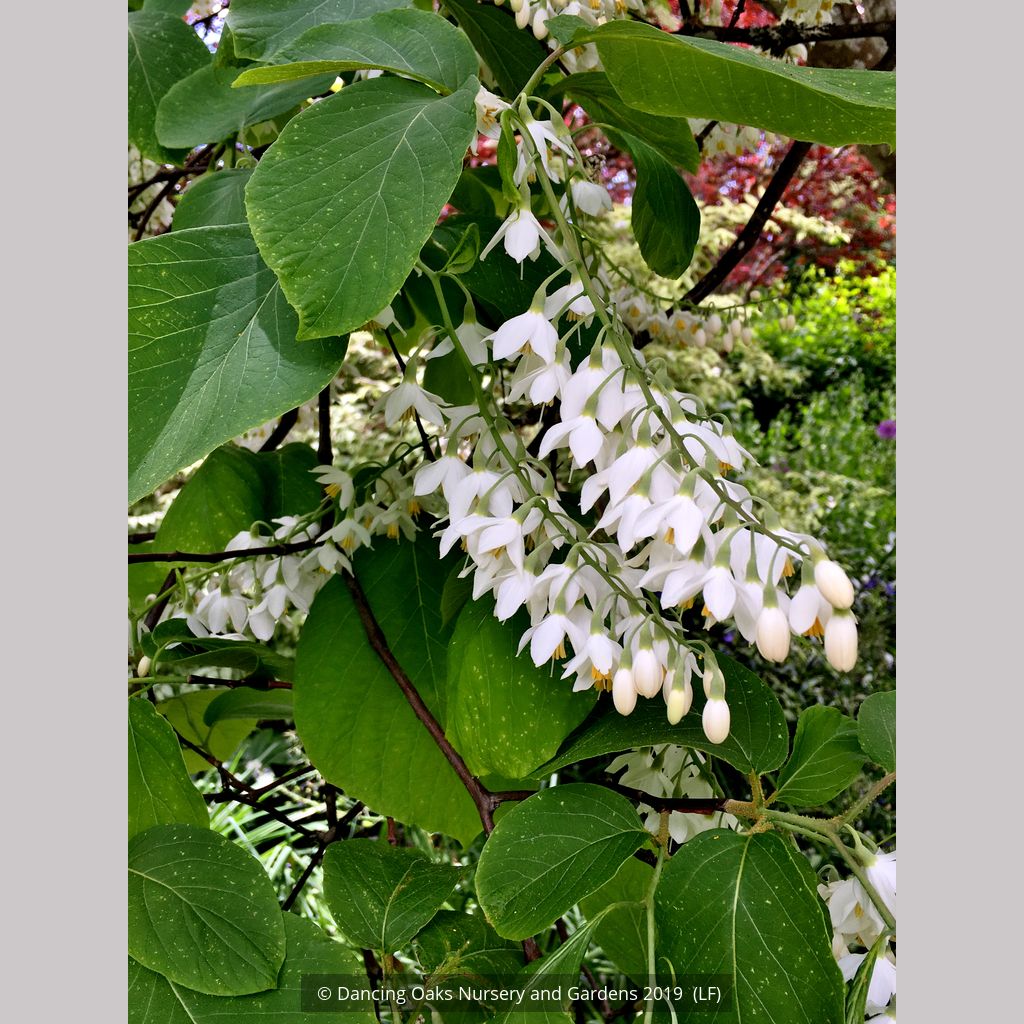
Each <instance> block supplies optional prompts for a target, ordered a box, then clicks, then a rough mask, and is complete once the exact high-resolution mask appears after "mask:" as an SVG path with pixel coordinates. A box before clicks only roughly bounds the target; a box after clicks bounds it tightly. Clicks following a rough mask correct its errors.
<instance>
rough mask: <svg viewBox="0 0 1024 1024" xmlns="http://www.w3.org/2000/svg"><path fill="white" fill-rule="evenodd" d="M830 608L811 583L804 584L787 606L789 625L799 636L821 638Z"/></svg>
mask: <svg viewBox="0 0 1024 1024" xmlns="http://www.w3.org/2000/svg"><path fill="white" fill-rule="evenodd" d="M831 612H832V606H831V605H830V604H829V603H828V602H827V601H826V600H825V598H823V597H822V596H821V591H820V590H818V588H817V587H816V586H815V585H814V584H813V583H804V584H802V585H801V587H800V589H799V590H798V591H797V592H796V596H795V597H794V598H793V600H792V601H791V602H790V605H789V625H790V627H791V628H792V630H793V632H794V633H796V634H798V635H800V636H823V635H824V633H825V625H824V624H825V623H826V622H828V620H829V618H830V615H831Z"/></svg>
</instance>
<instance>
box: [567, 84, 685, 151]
mask: <svg viewBox="0 0 1024 1024" xmlns="http://www.w3.org/2000/svg"><path fill="white" fill-rule="evenodd" d="M551 95H552V96H553V97H557V96H562V95H566V96H568V97H569V98H570V99H572V100H574V101H575V102H576V103H578V104H580V106H582V107H583V109H584V110H586V112H587V114H588V115H589V116H590V119H591V121H598V122H600V123H602V124H604V125H607V126H609V127H611V128H617V129H618V130H620V131H625V132H629V133H630V134H632V135H635V136H636V137H637V138H639V139H642V140H643V141H644V142H646V143H647V144H648V145H650V146H653V147H654V148H655V149H656V150H657V151H658V152H659V153H661V155H662V156H664V157H666V158H667V159H668V160H670V161H671V162H672V163H673V164H675V165H676V166H678V167H685V168H686V170H688V171H696V170H697V167H698V165H699V164H700V151H699V150H698V149H697V143H696V140H695V139H694V137H693V132H692V131H690V125H689V122H688V121H687V120H686V118H683V117H659V116H658V115H657V114H643V113H641V112H640V111H638V110H635V109H633V108H631V107H627V106H626V105H625V104H624V103H623V102H622V99H621V97H620V96H619V94H618V93H617V92H616V91H615V89H614V88H613V87H612V84H611V82H609V81H608V76H607V75H606V74H605V73H604V72H603V71H587V72H583V73H581V74H576V75H569V77H568V78H564V79H562V81H561V82H559V83H558V84H557V85H556V86H555V87H554V89H552V91H551Z"/></svg>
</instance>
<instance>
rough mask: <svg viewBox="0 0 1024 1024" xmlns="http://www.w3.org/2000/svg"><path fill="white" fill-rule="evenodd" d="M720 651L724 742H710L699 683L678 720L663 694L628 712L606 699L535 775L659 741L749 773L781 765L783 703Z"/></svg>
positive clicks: (786, 743) (784, 744) (785, 743)
mask: <svg viewBox="0 0 1024 1024" xmlns="http://www.w3.org/2000/svg"><path fill="white" fill-rule="evenodd" d="M716 657H717V658H718V664H719V666H720V668H721V669H722V673H723V675H724V676H725V682H726V699H727V700H728V701H729V710H730V712H731V716H732V728H731V729H730V730H729V736H728V737H727V738H726V740H725V742H724V743H711V742H710V741H709V740H708V738H707V737H706V736H705V735H704V728H703V726H702V725H701V713H702V711H703V709H704V700H705V698H704V692H703V690H702V689H701V687H700V686H698V687H696V689H695V691H694V699H693V707H692V708H691V709H690V712H689V714H687V715H686V717H685V718H683V720H682V721H681V722H680V723H679V724H678V725H669V723H668V719H667V718H666V717H665V703H664V701H662V700H661V698H660V695H659V697H658V698H657V699H654V700H650V701H647V700H642V701H639V702H638V703H637V706H636V710H635V711H634V712H633V713H632V714H631V715H629V716H628V717H623V716H622V715H620V714H619V713H618V712H617V711H615V709H614V708H612V707H611V706H610V705H611V702H610V701H607V702H602V703H600V704H599V705H598V707H597V708H595V710H594V713H593V714H592V715H591V716H590V718H589V719H588V720H587V721H586V722H584V723H583V725H581V726H580V728H579V729H577V730H576V732H575V733H574V734H573V735H572V736H570V737H569V738H568V740H566V742H565V744H564V745H563V748H562V751H561V753H559V754H558V756H557V757H556V758H555V759H554V760H552V761H549V762H548V763H547V764H546V765H543V766H542V767H541V768H538V769H537V771H536V772H534V776H535V777H536V778H542V777H543V776H545V775H549V774H550V773H551V772H555V771H558V770H559V769H561V768H564V767H565V766H566V765H570V764H575V763H576V762H577V761H585V760H587V759H588V758H591V757H601V756H603V755H606V754H617V753H620V752H621V751H623V750H633V749H635V748H636V747H650V746H654V745H656V744H659V743H675V744H678V745H680V746H684V747H696V749H697V750H703V751H705V752H706V753H709V754H714V755H715V757H720V758H722V760H723V761H728V762H729V764H731V765H733V766H735V767H736V768H739V769H740V771H742V772H745V773H749V772H752V771H756V772H758V773H759V774H760V773H763V772H768V771H772V769H774V768H778V767H779V765H780V764H782V762H783V761H784V760H785V759H786V754H787V752H788V750H789V733H788V732H787V730H786V719H785V716H784V715H783V713H782V705H781V704H779V701H778V698H776V696H775V694H774V693H772V691H771V689H770V688H769V687H768V686H766V685H765V684H764V683H763V682H761V680H760V679H758V678H757V676H755V675H754V674H753V673H752V672H751V671H750V670H749V669H746V668H744V667H743V666H742V665H740V664H739V663H738V662H736V661H733V660H732V658H728V657H726V656H725V655H722V654H719V655H716Z"/></svg>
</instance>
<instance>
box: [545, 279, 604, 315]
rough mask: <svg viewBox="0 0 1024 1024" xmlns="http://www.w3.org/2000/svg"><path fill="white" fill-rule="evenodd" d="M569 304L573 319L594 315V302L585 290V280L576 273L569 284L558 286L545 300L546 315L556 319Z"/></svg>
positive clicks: (569, 312)
mask: <svg viewBox="0 0 1024 1024" xmlns="http://www.w3.org/2000/svg"><path fill="white" fill-rule="evenodd" d="M567 306H568V315H569V319H571V320H589V319H590V317H592V316H593V315H594V303H593V302H592V301H591V299H590V296H589V295H587V293H586V292H585V291H584V290H583V282H582V281H581V280H580V279H579V278H578V277H576V276H575V275H574V276H573V277H572V278H570V280H569V283H568V284H565V285H562V287H561V288H556V289H555V290H554V291H553V292H552V293H551V294H550V295H549V296H548V297H547V298H546V299H545V300H544V315H545V316H546V317H547V318H548V319H549V320H554V319H555V317H557V316H558V315H559V314H560V313H561V312H562V310H563V309H565V308H566V307H567Z"/></svg>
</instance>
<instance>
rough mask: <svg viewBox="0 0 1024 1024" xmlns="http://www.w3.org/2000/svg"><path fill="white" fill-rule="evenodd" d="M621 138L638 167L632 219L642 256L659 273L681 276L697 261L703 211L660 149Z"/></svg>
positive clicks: (638, 141)
mask: <svg viewBox="0 0 1024 1024" xmlns="http://www.w3.org/2000/svg"><path fill="white" fill-rule="evenodd" d="M613 137H615V138H618V137H619V133H617V132H616V133H613ZM621 139H622V141H623V142H624V143H625V145H624V146H623V147H622V148H625V149H628V150H629V151H630V152H631V153H632V154H633V165H634V166H635V167H636V188H635V189H634V191H633V205H632V211H633V214H632V219H633V235H634V237H635V238H636V243H637V245H638V246H640V255H641V256H643V258H644V262H645V263H646V264H647V266H649V267H650V268H651V270H653V271H654V272H655V273H656V274H660V275H661V276H662V277H679V275H680V274H682V272H683V271H684V270H686V268H687V267H688V266H689V265H690V260H691V259H693V250H694V247H695V246H696V245H697V237H698V235H699V234H700V210H699V209H698V208H697V204H696V203H695V202H694V200H693V196H692V195H691V194H690V190H689V189H688V188H687V187H686V182H685V181H683V179H682V177H681V176H680V174H679V172H678V171H677V170H676V169H675V168H674V167H673V166H672V165H671V164H670V163H669V162H668V161H667V160H666V159H665V158H664V157H663V156H662V155H661V154H660V153H659V152H658V151H657V150H656V149H653V148H652V147H650V146H648V145H647V143H646V142H641V141H640V139H638V138H637V137H636V136H634V135H630V134H628V133H626V132H622V133H621Z"/></svg>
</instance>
